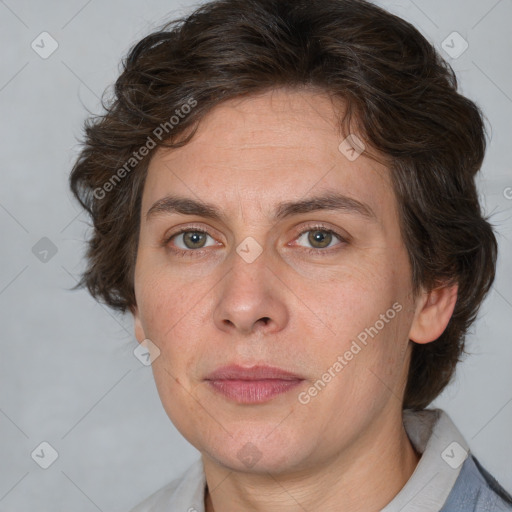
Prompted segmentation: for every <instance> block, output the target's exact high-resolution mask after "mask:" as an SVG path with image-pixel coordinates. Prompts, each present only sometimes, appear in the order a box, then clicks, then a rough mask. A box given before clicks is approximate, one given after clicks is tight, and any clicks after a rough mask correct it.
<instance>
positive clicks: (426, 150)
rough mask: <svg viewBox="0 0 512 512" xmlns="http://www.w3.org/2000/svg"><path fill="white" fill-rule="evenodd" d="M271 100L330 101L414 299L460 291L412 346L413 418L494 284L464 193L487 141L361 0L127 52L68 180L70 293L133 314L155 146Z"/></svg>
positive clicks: (233, 13) (490, 240) (227, 22)
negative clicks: (392, 206) (293, 95)
mask: <svg viewBox="0 0 512 512" xmlns="http://www.w3.org/2000/svg"><path fill="white" fill-rule="evenodd" d="M282 87H285V88H304V87H312V88H315V89H321V90H323V91H325V93H327V94H329V95H330V96H331V97H332V98H335V99H339V100H341V101H343V103H344V105H346V107H347V111H346V116H344V119H343V120H341V119H340V126H341V125H342V123H344V122H345V121H346V119H355V120H356V121H357V125H358V127H359V132H358V133H361V136H362V138H363V139H364V140H365V141H366V142H367V143H368V144H369V145H370V146H371V147H372V148H375V149H376V150H377V151H378V152H380V153H381V154H384V155H386V158H388V160H389V167H390V172H391V176H392V182H393V186H394V190H395V194H396V197H397V201H398V206H399V213H400V222H401V226H400V227H401V232H402V236H403V240H404V243H405V246H406V248H407V251H408V254H409V258H410V262H411V267H412V282H413V291H414V293H417V292H418V291H419V290H420V287H422V286H423V287H425V288H426V289H428V290H430V289H433V288H435V287H436V286H439V285H440V284H452V283H458V286H459V293H458V299H457V303H456V306H455V311H454V313H453V316H452V317H451V320H450V322H449V324H448V326H447V328H446V330H445V331H444V332H443V334H442V335H441V336H440V337H439V338H438V339H437V340H436V341H434V342H432V343H428V344H425V345H420V344H414V348H413V352H412V359H411V365H410V370H409V376H408V382H407V387H406V391H405V396H404V402H403V407H404V408H415V409H422V408H424V407H426V406H427V405H428V404H429V403H430V402H431V401H432V400H433V399H434V398H435V397H436V396H437V395H438V394H439V393H440V392H441V391H442V390H443V388H444V387H445V386H446V385H447V384H448V382H449V381H450V378H451V377H452V375H453V373H454V369H455V366H456V364H457V362H458V361H459V359H460V356H461V354H462V353H463V349H464V340H465V336H466V332H467V330H468V328H469V326H470V325H471V323H472V322H473V321H474V319H475V317H476V315H477V311H478V308H479V306H480V304H481V302H482V300H483V298H484V296H485V295H486V293H487V292H488V290H489V288H490V287H491V285H492V282H493V280H494V275H495V267H496V258H497V243H496V239H495V236H494V234H493V230H492V227H491V225H490V224H489V222H488V221H487V220H486V219H485V218H484V217H483V215H482V212H481V208H480V204H479V200H478V195H477V190H476V186H475V175H476V173H477V172H478V170H479V169H480V167H481V164H482V160H483V157H484V153H485V146H486V137H485V127H484V122H483V116H482V114H481V112H480V110H479V108H478V107H477V106H476V105H475V104H474V103H473V102H472V101H470V100H469V99H467V98H465V97H464V96H462V95H461V94H459V93H458V92H457V79H456V77H455V74H454V72H453V70H452V68H451V67H450V66H449V65H448V64H447V63H446V62H445V61H444V60H443V59H442V58H441V57H440V56H439V54H438V53H437V52H436V50H435V49H434V47H433V46H432V45H431V44H430V43H429V42H428V41H427V40H426V39H425V38H424V37H423V36H422V35H421V34H420V33H419V32H418V30H416V29H415V28H414V27H413V26H412V25H410V24H409V23H407V22H405V21H404V20H402V19H401V18H399V17H397V16H394V15H392V14H390V13H388V12H386V11H385V10H383V9H381V8H379V7H377V6H375V5H373V4H371V3H369V2H366V1H363V0H217V1H212V2H209V3H207V4H205V5H203V6H201V7H200V8H198V9H197V10H196V11H195V12H193V13H192V14H191V15H190V16H188V17H186V18H184V19H180V20H176V21H172V22H170V23H167V24H165V25H164V26H163V27H162V28H161V29H159V30H158V31H156V32H154V33H152V34H150V35H148V36H147V37H145V38H144V39H142V40H141V41H140V42H139V43H138V44H136V45H135V46H134V47H133V48H132V49H131V50H130V52H129V54H128V56H127V57H126V58H125V59H124V60H123V70H122V73H121V75H120V76H119V78H118V80H117V81H116V83H115V88H114V94H112V95H111V97H110V99H108V100H105V101H104V103H103V106H104V108H105V112H104V113H103V114H102V115H100V116H96V117H91V118H89V119H88V120H87V121H86V123H85V136H84V141H83V147H82V151H81V154H80V156H79V158H78V159H77V161H76V163H75V165H74V168H73V170H72V173H71V176H70V185H71V189H72V191H73V193H74V195H75V196H76V198H77V199H78V201H79V202H80V203H81V204H82V206H83V207H84V208H85V209H86V210H87V212H88V213H89V214H90V216H91V218H92V222H93V229H92V232H91V236H90V239H89V246H88V252H87V268H86V270H85V272H84V274H83V276H82V280H81V282H80V285H82V286H86V287H87V288H88V289H89V291H90V293H91V294H92V295H93V296H94V297H96V298H97V299H99V300H102V301H104V302H105V303H106V304H108V305H110V306H112V307H113V308H116V309H118V310H121V311H126V310H130V309H133V307H134V306H135V304H136V302H135V294H134V286H133V284H134V283H133V277H134V266H135V258H136V252H137V243H138V231H139V216H140V205H141V196H142V191H143V187H144V180H145V175H146V171H147V167H148V163H149V160H150V158H151V155H152V154H153V152H154V150H155V148H154V147H155V146H156V147H159V146H166V147H180V146H182V145H184V144H186V143H187V142H188V141H189V140H190V139H191V138H192V137H193V136H194V129H195V128H196V127H197V124H198V123H199V122H200V121H201V119H202V118H203V117H204V116H205V115H206V114H207V113H208V112H209V111H210V110H211V109H212V108H213V107H215V106H216V105H218V104H220V103H222V102H224V101H226V100H228V99H232V98H235V97H242V96H248V95H253V94H257V93H261V92H265V91H267V90H272V89H275V88H282ZM192 102H193V104H194V108H193V109H185V108H184V105H185V104H189V105H191V104H192ZM184 112H188V113H187V115H183V113H184ZM178 115H179V121H178V122H177V123H176V119H177V117H176V116H178ZM173 118H174V121H172V120H171V119H173ZM158 127H160V131H158ZM162 127H165V131H163V129H162ZM160 132H162V134H165V137H163V136H157V135H161V134H160ZM144 146H146V151H142V150H141V148H143V147H144ZM148 148H150V149H149V150H148ZM142 153H147V155H146V156H145V157H144V158H142V156H141V154H142ZM135 155H136V156H137V157H136V158H135ZM139 157H140V159H139ZM127 163H128V165H127ZM122 169H124V171H122Z"/></svg>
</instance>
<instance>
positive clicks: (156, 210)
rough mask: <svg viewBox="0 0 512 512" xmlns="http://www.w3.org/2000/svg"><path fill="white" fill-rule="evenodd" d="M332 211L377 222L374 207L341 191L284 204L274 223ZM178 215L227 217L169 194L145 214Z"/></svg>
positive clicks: (206, 206) (277, 209) (219, 218)
mask: <svg viewBox="0 0 512 512" xmlns="http://www.w3.org/2000/svg"><path fill="white" fill-rule="evenodd" d="M323 210H332V211H342V212H346V213H352V214H356V215H360V216H361V217H364V218H367V219H376V218H377V217H376V215H375V213H374V211H373V210H372V208H371V207H370V206H369V205H368V204H366V203H363V202H361V201H358V200H357V199H354V198H351V197H348V196H345V195H343V194H340V193H338V192H327V193H325V194H323V195H320V196H315V197H310V198H307V199H301V200H299V201H285V202H282V203H280V204H278V205H277V207H276V208H275V210H274V214H273V217H274V220H282V219H285V218H287V217H292V216H294V215H300V214H303V213H311V212H316V211H323ZM172 213H177V214H181V215H197V216H198V217H204V218H207V219H212V220H216V221H222V220H223V219H225V215H223V213H222V212H221V210H220V209H219V208H217V206H215V205H213V204H210V203H205V202H203V201H197V200H195V199H189V198H186V197H180V196H173V195H169V196H166V197H163V198H162V199H159V200H158V201H156V202H155V203H154V204H153V206H151V208H150V209H149V210H148V213H147V214H146V220H150V219H151V218H152V217H155V216H158V215H162V214H172Z"/></svg>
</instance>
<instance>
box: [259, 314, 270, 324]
mask: <svg viewBox="0 0 512 512" xmlns="http://www.w3.org/2000/svg"><path fill="white" fill-rule="evenodd" d="M260 320H261V321H262V322H263V323H264V324H265V325H267V324H268V323H269V322H270V318H269V317H268V316H264V317H263V318H260Z"/></svg>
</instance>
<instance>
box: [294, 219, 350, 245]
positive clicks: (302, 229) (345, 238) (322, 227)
mask: <svg viewBox="0 0 512 512" xmlns="http://www.w3.org/2000/svg"><path fill="white" fill-rule="evenodd" d="M315 230H316V231H325V232H327V233H332V234H333V235H334V236H336V237H337V238H338V239H339V241H340V242H341V243H348V242H350V236H349V235H348V233H342V231H341V230H339V229H336V228H334V227H332V226H330V225H327V224H324V223H323V222H313V223H312V224H311V225H304V224H302V225H301V226H299V227H297V228H296V229H295V235H294V237H293V240H292V242H295V241H296V240H297V239H298V238H300V237H301V236H302V235H304V234H306V233H308V232H309V231H315ZM287 245H292V244H291V243H288V244H287ZM336 245H339V244H336ZM300 247H302V246H300ZM334 247H336V246H332V247H328V248H325V249H315V248H313V247H310V248H309V249H311V250H315V251H322V252H326V251H328V250H329V249H333V248H334ZM306 249H307V247H306Z"/></svg>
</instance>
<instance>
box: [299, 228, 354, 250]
mask: <svg viewBox="0 0 512 512" xmlns="http://www.w3.org/2000/svg"><path fill="white" fill-rule="evenodd" d="M336 240H337V241H338V242H343V241H344V240H343V238H342V237H341V236H340V235H337V234H336V233H335V232H334V231H332V230H330V229H324V228H314V229H310V230H308V231H304V232H303V233H302V234H301V235H300V236H299V237H298V238H297V243H298V244H299V245H304V244H309V247H310V248H312V249H327V248H330V247H332V246H333V245H337V244H336ZM333 242H334V243H333ZM306 247H307V245H306Z"/></svg>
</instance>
